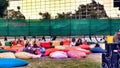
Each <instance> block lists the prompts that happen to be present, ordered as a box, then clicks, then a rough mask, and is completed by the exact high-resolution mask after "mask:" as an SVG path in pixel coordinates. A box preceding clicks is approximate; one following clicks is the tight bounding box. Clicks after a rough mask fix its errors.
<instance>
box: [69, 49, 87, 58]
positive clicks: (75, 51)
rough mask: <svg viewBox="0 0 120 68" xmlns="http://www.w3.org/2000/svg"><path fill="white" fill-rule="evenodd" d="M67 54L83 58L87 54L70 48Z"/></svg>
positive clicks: (71, 56)
mask: <svg viewBox="0 0 120 68" xmlns="http://www.w3.org/2000/svg"><path fill="white" fill-rule="evenodd" d="M68 56H69V57H70V58H85V57H86V56H87V55H86V54H85V53H84V52H81V51H78V50H70V51H68Z"/></svg>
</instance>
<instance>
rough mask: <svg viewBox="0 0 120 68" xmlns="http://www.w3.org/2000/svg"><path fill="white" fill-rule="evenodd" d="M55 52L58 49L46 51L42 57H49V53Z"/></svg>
mask: <svg viewBox="0 0 120 68" xmlns="http://www.w3.org/2000/svg"><path fill="white" fill-rule="evenodd" d="M55 51H58V49H55V48H49V49H46V51H45V53H44V56H49V55H50V53H52V52H55Z"/></svg>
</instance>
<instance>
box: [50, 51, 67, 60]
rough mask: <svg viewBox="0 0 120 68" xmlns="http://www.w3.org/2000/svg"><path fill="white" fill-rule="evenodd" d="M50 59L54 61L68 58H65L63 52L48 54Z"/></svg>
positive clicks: (65, 54)
mask: <svg viewBox="0 0 120 68" xmlns="http://www.w3.org/2000/svg"><path fill="white" fill-rule="evenodd" d="M50 57H51V58H54V59H65V58H67V57H68V56H67V53H65V52H63V51H55V52H52V53H51V54H50Z"/></svg>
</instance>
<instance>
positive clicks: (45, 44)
mask: <svg viewBox="0 0 120 68" xmlns="http://www.w3.org/2000/svg"><path fill="white" fill-rule="evenodd" d="M40 45H41V46H42V47H44V48H50V47H51V43H50V42H41V43H40Z"/></svg>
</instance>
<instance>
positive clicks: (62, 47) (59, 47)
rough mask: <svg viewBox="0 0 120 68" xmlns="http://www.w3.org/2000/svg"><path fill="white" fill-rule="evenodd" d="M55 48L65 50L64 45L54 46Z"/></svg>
mask: <svg viewBox="0 0 120 68" xmlns="http://www.w3.org/2000/svg"><path fill="white" fill-rule="evenodd" d="M55 48H56V49H58V50H65V49H66V47H65V46H55Z"/></svg>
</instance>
